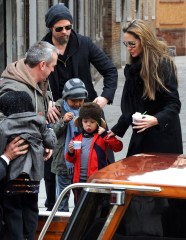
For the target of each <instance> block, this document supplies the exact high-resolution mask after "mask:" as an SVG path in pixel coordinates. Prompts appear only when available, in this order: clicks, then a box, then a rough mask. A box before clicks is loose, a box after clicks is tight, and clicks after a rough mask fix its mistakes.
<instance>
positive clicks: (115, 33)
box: [103, 0, 121, 67]
mask: <svg viewBox="0 0 186 240" xmlns="http://www.w3.org/2000/svg"><path fill="white" fill-rule="evenodd" d="M103 6H104V16H103V39H104V41H103V50H104V51H105V52H106V53H107V54H108V55H109V57H110V58H111V59H112V61H113V63H114V64H115V66H116V67H121V57H120V55H121V49H120V48H121V47H120V39H121V37H120V23H117V22H116V13H115V12H116V10H115V1H114V0H104V1H103Z"/></svg>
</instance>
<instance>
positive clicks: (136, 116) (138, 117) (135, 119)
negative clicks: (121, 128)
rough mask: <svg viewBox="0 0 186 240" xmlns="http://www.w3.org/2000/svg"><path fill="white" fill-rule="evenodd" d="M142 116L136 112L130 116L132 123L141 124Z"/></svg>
mask: <svg viewBox="0 0 186 240" xmlns="http://www.w3.org/2000/svg"><path fill="white" fill-rule="evenodd" d="M142 118H143V114H141V113H139V112H136V113H134V114H133V115H132V122H141V120H142Z"/></svg>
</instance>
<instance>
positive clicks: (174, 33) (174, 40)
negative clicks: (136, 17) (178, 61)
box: [156, 0, 186, 56]
mask: <svg viewBox="0 0 186 240" xmlns="http://www.w3.org/2000/svg"><path fill="white" fill-rule="evenodd" d="M156 33H157V36H158V37H159V38H161V39H163V40H165V41H166V42H167V44H168V45H169V46H175V47H176V54H177V55H178V56H183V55H186V1H184V0H172V1H170V0H157V18H156Z"/></svg>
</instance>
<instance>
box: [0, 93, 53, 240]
mask: <svg viewBox="0 0 186 240" xmlns="http://www.w3.org/2000/svg"><path fill="white" fill-rule="evenodd" d="M0 111H1V112H2V113H3V114H4V116H5V118H4V119H3V120H1V122H0V142H1V145H0V155H1V154H2V153H3V152H4V149H5V147H6V145H7V144H8V142H9V141H11V140H12V139H13V138H15V137H16V136H20V137H21V138H23V139H25V140H26V142H27V143H28V144H29V150H28V152H27V154H25V155H22V156H19V157H18V158H17V160H16V161H12V162H10V165H9V168H8V174H7V180H6V183H5V190H4V196H3V198H4V200H3V207H4V213H5V214H4V216H5V222H6V223H7V234H8V237H7V238H8V239H10V240H11V239H12V240H13V239H25V238H26V239H29V240H34V236H35V232H36V229H37V222H38V193H39V183H40V180H41V179H42V178H43V175H44V148H49V149H53V148H54V147H55V145H56V142H57V139H56V135H55V133H54V131H53V130H52V129H51V128H47V124H46V119H45V117H43V116H39V115H37V114H36V113H35V112H34V106H33V104H32V99H31V97H30V96H29V95H28V93H26V92H24V91H9V92H7V93H5V94H4V95H3V96H1V97H0Z"/></svg>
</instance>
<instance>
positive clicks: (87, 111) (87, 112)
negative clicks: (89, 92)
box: [74, 102, 106, 128]
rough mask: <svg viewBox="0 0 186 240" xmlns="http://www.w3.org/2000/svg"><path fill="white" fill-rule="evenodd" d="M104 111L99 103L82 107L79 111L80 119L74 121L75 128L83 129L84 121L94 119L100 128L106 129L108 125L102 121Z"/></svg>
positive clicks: (90, 103) (85, 104)
mask: <svg viewBox="0 0 186 240" xmlns="http://www.w3.org/2000/svg"><path fill="white" fill-rule="evenodd" d="M102 113H103V112H102V109H101V107H100V106H99V105H98V104H97V103H93V102H87V103H84V104H83V105H82V107H81V108H80V111H79V117H78V118H76V119H75V120H74V124H75V126H77V127H78V126H79V127H82V119H83V118H84V119H89V118H92V119H94V120H96V122H97V124H98V126H101V127H103V128H106V123H105V121H104V120H103V119H102Z"/></svg>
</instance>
